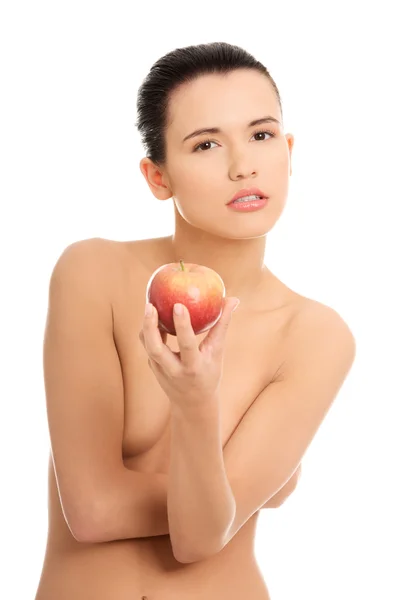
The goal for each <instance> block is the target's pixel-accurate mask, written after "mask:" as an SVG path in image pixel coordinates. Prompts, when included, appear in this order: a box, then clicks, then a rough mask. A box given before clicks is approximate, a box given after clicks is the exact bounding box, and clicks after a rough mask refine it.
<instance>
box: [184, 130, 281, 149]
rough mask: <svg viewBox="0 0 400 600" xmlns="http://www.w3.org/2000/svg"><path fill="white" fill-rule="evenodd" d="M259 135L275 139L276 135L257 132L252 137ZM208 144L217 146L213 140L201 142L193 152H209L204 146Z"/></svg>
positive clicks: (260, 140) (259, 140)
mask: <svg viewBox="0 0 400 600" xmlns="http://www.w3.org/2000/svg"><path fill="white" fill-rule="evenodd" d="M257 135H264V136H265V135H269V136H270V137H275V134H274V133H272V132H271V131H256V133H254V134H253V135H252V137H255V136H257ZM256 141H258V142H264V141H265V138H262V139H258V140H256ZM206 144H216V142H213V141H212V140H205V141H204V142H201V144H197V146H195V147H194V148H193V152H198V151H201V152H204V151H205V150H209V148H204V146H205V145H206Z"/></svg>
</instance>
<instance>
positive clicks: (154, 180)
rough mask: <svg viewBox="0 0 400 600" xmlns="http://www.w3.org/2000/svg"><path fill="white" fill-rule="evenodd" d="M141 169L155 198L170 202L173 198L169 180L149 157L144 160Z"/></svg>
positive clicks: (140, 165) (141, 162)
mask: <svg viewBox="0 0 400 600" xmlns="http://www.w3.org/2000/svg"><path fill="white" fill-rule="evenodd" d="M139 167H140V170H141V172H142V175H143V177H144V178H145V180H146V181H147V185H148V186H149V188H150V190H151V193H152V194H153V196H155V197H156V198H157V199H158V200H168V199H169V198H171V196H172V191H171V189H170V187H169V184H168V178H167V176H166V175H165V174H164V173H163V172H162V171H161V169H159V167H157V166H156V165H155V164H154V163H153V161H152V160H150V159H149V158H147V156H146V157H145V158H142V160H141V161H140V164H139Z"/></svg>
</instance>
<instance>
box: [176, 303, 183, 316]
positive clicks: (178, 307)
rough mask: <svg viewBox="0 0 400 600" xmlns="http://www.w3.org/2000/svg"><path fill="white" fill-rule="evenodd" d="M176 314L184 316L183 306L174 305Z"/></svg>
mask: <svg viewBox="0 0 400 600" xmlns="http://www.w3.org/2000/svg"><path fill="white" fill-rule="evenodd" d="M174 313H175V314H176V315H182V314H183V305H182V304H174Z"/></svg>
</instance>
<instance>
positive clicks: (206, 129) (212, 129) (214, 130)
mask: <svg viewBox="0 0 400 600" xmlns="http://www.w3.org/2000/svg"><path fill="white" fill-rule="evenodd" d="M263 123H278V124H279V125H281V122H280V121H278V119H275V117H271V116H268V117H262V118H261V119H255V121H251V122H250V123H249V124H248V126H247V127H254V126H255V125H262V124H263ZM221 132H222V130H221V129H220V128H219V127H203V128H201V129H196V131H193V132H192V133H189V135H187V136H186V137H184V138H183V140H182V143H184V142H186V140H189V139H191V138H194V137H196V136H197V135H201V134H203V133H221Z"/></svg>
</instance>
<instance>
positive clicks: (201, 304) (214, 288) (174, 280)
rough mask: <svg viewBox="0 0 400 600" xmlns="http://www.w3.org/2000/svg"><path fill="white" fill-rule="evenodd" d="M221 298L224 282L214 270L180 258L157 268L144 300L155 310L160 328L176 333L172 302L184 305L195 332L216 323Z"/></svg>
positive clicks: (219, 311) (223, 294) (201, 331)
mask: <svg viewBox="0 0 400 600" xmlns="http://www.w3.org/2000/svg"><path fill="white" fill-rule="evenodd" d="M224 298H225V285H224V282H223V280H222V278H221V277H220V275H218V273H217V272H216V271H214V270H213V269H210V268H209V267H205V266H203V265H196V264H193V263H184V262H183V260H181V261H179V262H178V263H168V264H165V265H162V266H161V267H159V268H158V269H156V270H155V271H154V273H153V274H152V276H151V277H150V279H149V281H148V284H147V288H146V300H147V302H151V304H153V306H155V308H156V309H157V313H158V326H159V328H160V329H162V330H164V331H166V332H167V333H169V334H170V335H175V336H176V331H175V325H174V318H173V308H174V304H176V303H177V302H179V303H180V304H184V305H185V306H186V308H187V309H188V311H189V315H190V321H191V324H192V328H193V331H194V333H195V334H196V335H198V334H200V333H204V332H205V331H208V330H209V329H211V327H213V326H214V325H215V324H216V323H217V321H218V319H219V318H220V317H221V314H222V308H223V299H224Z"/></svg>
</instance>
